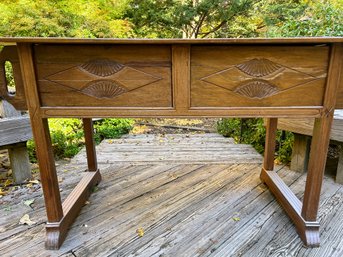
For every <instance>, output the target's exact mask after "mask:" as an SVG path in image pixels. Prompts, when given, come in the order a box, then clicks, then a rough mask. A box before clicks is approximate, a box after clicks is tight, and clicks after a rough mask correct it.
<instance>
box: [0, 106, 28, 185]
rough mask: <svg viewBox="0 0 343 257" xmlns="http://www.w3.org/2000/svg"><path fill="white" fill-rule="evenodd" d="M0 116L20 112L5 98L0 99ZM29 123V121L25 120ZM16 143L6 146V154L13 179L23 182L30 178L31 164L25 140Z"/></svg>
mask: <svg viewBox="0 0 343 257" xmlns="http://www.w3.org/2000/svg"><path fill="white" fill-rule="evenodd" d="M0 116H1V117H2V118H9V117H18V116H21V113H20V112H19V111H17V110H16V109H15V108H14V107H13V106H12V105H11V104H10V103H9V102H7V101H6V100H2V101H0ZM27 123H28V124H29V121H27ZM18 143H19V144H16V145H10V146H9V147H8V156H9V159H10V164H11V169H12V175H13V180H14V182H15V183H17V184H21V183H24V182H25V181H27V180H29V179H31V178H32V174H31V164H30V160H29V154H28V152H27V148H26V142H19V141H18Z"/></svg>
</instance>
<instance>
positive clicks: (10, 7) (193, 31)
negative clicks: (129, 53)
mask: <svg viewBox="0 0 343 257" xmlns="http://www.w3.org/2000/svg"><path fill="white" fill-rule="evenodd" d="M0 13H1V15H0V36H45V37H57V36H64V37H85V38H95V37H119V38H120V37H149V38H156V37H159V38H180V37H186V38H204V37H212V38H213V37H258V36H260V37H275V36H277V37H284V36H321V35H322V36H323V35H326V36H330V35H336V36H343V1H342V0H319V1H318V0H317V1H316V0H284V1H278V0H73V1H69V0H68V1H67V0H0Z"/></svg>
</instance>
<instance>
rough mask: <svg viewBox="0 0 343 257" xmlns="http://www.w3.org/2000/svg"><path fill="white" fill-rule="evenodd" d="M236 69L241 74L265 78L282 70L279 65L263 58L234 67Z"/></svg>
mask: <svg viewBox="0 0 343 257" xmlns="http://www.w3.org/2000/svg"><path fill="white" fill-rule="evenodd" d="M236 67H237V68H238V69H239V70H241V71H242V72H244V73H246V74H248V75H250V76H253V77H263V76H267V75H269V74H272V73H274V72H276V71H277V70H279V69H281V68H282V66H281V65H279V64H277V63H274V62H272V61H270V60H268V59H265V58H262V59H257V58H255V59H252V60H250V61H247V62H244V63H241V64H238V65H236Z"/></svg>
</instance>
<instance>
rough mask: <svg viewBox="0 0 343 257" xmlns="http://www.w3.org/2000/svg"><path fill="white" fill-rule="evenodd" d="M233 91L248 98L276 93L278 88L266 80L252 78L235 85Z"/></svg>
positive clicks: (258, 97) (260, 97) (263, 96)
mask: <svg viewBox="0 0 343 257" xmlns="http://www.w3.org/2000/svg"><path fill="white" fill-rule="evenodd" d="M234 92H235V93H237V94H239V95H242V96H245V97H248V98H257V99H262V98H265V97H269V96H272V95H275V94H277V93H278V92H279V89H278V88H277V87H275V86H273V85H272V84H270V83H268V82H267V81H263V80H254V81H250V82H248V83H246V84H244V85H242V86H239V87H237V88H236V89H235V91H234Z"/></svg>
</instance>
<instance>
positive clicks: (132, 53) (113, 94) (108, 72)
mask: <svg viewBox="0 0 343 257" xmlns="http://www.w3.org/2000/svg"><path fill="white" fill-rule="evenodd" d="M34 52H35V65H36V70H37V77H38V79H37V80H38V90H39V95H40V100H41V104H42V106H50V107H54V106H90V107H99V106H110V107H171V106H172V88H171V50H170V46H161V45H153V46H151V45H139V46H138V45H129V46H124V45H112V46H110V45H96V46H94V45H93V46H90V45H58V46H57V45H56V46H55V45H44V46H40V45H37V46H35V49H34Z"/></svg>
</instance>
